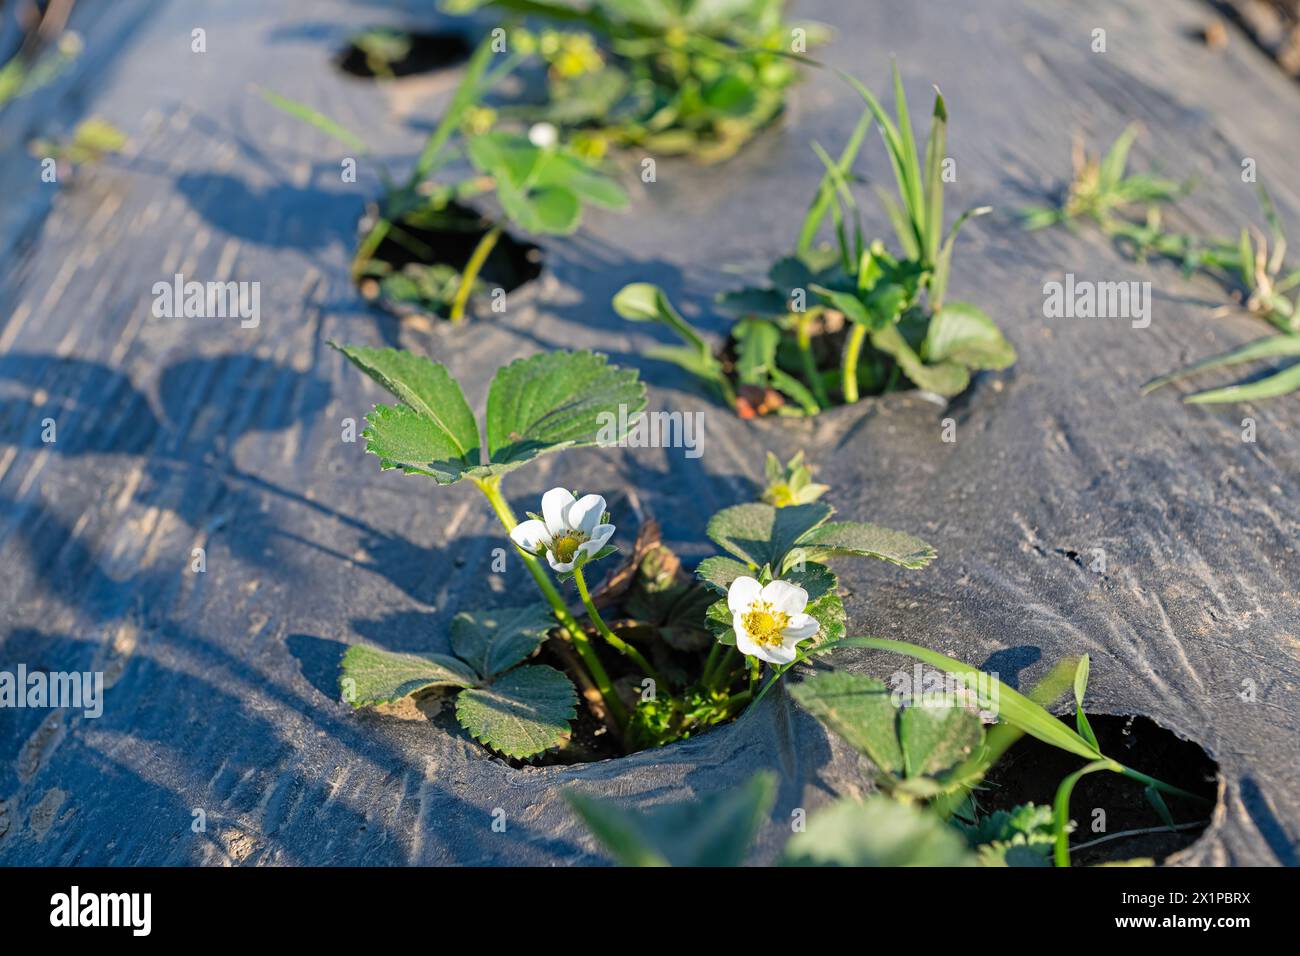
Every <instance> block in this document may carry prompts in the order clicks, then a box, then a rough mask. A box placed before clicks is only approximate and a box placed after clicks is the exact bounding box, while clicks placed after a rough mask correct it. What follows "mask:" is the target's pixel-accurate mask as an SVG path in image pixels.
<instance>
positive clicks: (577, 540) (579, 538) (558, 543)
mask: <svg viewBox="0 0 1300 956" xmlns="http://www.w3.org/2000/svg"><path fill="white" fill-rule="evenodd" d="M586 540H587V536H586V535H585V534H583V533H582V532H581V531H569V532H567V533H565V535H564V537H562V538H556V539H555V540H554V541H552V542H551V553H552V554H554V555H555V560H557V561H559V562H560V563H561V564H568V563H569V562H570V561H572V560H573V556H574V555H575V554H577V553H578V548H579V547H580V546H581V545H582V544H583V542H585V541H586Z"/></svg>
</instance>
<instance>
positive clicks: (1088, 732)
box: [1074, 654, 1101, 751]
mask: <svg viewBox="0 0 1300 956" xmlns="http://www.w3.org/2000/svg"><path fill="white" fill-rule="evenodd" d="M1089 669H1090V664H1089V662H1088V655H1087V654H1084V655H1083V656H1082V657H1080V658H1079V666H1078V667H1077V668H1075V670H1074V725H1075V727H1076V728H1077V729H1078V731H1079V736H1080V737H1082V738H1083V739H1084V740H1086V741H1088V743H1090V744H1092V745H1093V746H1094V747H1096V748H1097V750H1098V751H1100V750H1101V745H1100V744H1098V743H1097V735H1096V734H1095V733H1093V731H1092V724H1090V723H1088V715H1087V714H1085V713H1084V712H1083V695H1084V694H1086V693H1087V692H1088V671H1089Z"/></svg>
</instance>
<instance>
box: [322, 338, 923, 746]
mask: <svg viewBox="0 0 1300 956" xmlns="http://www.w3.org/2000/svg"><path fill="white" fill-rule="evenodd" d="M336 348H338V349H339V351H340V352H342V353H343V355H345V356H346V357H347V358H348V359H349V360H350V361H351V362H352V363H353V364H355V365H356V366H357V367H358V368H360V369H361V370H362V371H364V372H365V373H366V374H367V375H369V376H370V377H371V378H372V379H374V380H375V381H376V382H378V383H379V384H380V385H382V386H383V387H384V388H386V389H387V390H388V391H389V392H391V393H392V394H393V395H394V396H396V397H397V399H398V400H399V404H396V405H377V406H376V407H375V409H374V410H373V411H372V412H371V413H370V414H369V415H368V416H367V418H366V422H367V428H366V429H365V432H364V437H365V439H366V450H367V451H368V452H370V453H371V454H374V455H376V456H378V458H379V461H380V466H381V468H383V469H398V470H401V471H402V472H404V473H406V474H408V475H417V476H421V477H426V478H432V479H433V480H434V482H435V483H437V484H439V485H450V484H455V483H457V482H459V481H469V482H471V483H472V484H474V485H475V486H476V487H477V488H478V489H479V490H480V491H481V492H482V493H483V495H484V496H485V498H486V499H487V501H488V503H489V505H490V506H491V508H492V510H493V512H494V513H495V514H496V516H497V518H498V519H499V520H500V522H501V524H502V526H503V527H504V529H505V532H506V534H507V535H508V537H509V540H510V541H511V543H512V544H513V546H514V550H515V552H516V553H517V554H518V556H519V558H520V559H521V560H522V561H523V562H524V565H525V567H526V568H527V570H528V572H529V574H530V575H531V576H532V578H533V581H534V583H535V584H536V585H537V588H538V590H539V591H540V593H541V598H542V600H541V601H540V602H537V603H534V604H530V605H519V606H511V607H506V608H494V609H478V608H475V609H472V610H469V611H466V612H463V613H462V614H460V615H458V616H457V617H456V619H455V620H453V621H452V624H451V630H450V645H451V651H452V653H451V654H445V653H442V652H433V651H430V652H427V653H419V654H409V653H401V654H398V653H392V652H388V651H384V650H381V649H379V648H373V647H368V646H356V647H353V648H351V649H350V650H349V651H348V652H347V654H346V655H345V656H344V659H343V669H342V672H341V676H340V686H341V688H342V690H343V696H344V699H345V700H348V701H349V702H350V703H352V704H353V706H356V707H363V706H374V705H376V704H381V703H391V702H394V701H396V700H400V699H402V698H404V697H408V696H411V695H421V694H425V693H430V692H437V693H444V694H454V695H455V698H456V701H455V711H456V716H457V718H458V720H459V721H460V723H461V725H462V726H463V727H464V728H465V729H466V730H467V731H468V732H469V733H470V734H471V735H472V736H473V737H474V738H475V739H477V740H479V741H480V742H482V743H483V744H484V745H485V746H487V747H489V748H491V749H492V750H494V751H496V752H497V753H500V754H503V755H505V756H508V757H512V758H516V759H527V758H532V757H536V756H538V755H541V754H543V753H545V752H547V751H551V752H556V754H557V756H558V757H559V758H561V759H569V760H572V759H583V758H589V757H591V756H597V755H608V754H609V753H611V751H610V749H609V748H610V747H612V748H613V749H612V753H620V752H630V751H633V750H640V749H644V748H646V747H652V746H658V745H661V744H665V743H669V742H671V741H673V740H679V739H681V738H683V737H687V736H690V735H691V734H693V733H698V732H699V731H701V730H704V729H706V728H708V727H710V726H713V725H714V724H717V723H721V722H723V721H726V720H730V719H731V718H733V717H735V716H736V715H737V714H738V713H739V712H740V711H741V710H743V709H744V707H745V706H747V705H748V703H749V701H750V700H751V698H752V696H753V693H754V691H755V690H756V687H757V683H758V681H759V680H760V678H761V675H762V670H763V667H764V666H765V665H766V666H767V667H768V668H769V672H770V673H776V670H774V668H777V667H779V665H782V664H787V665H788V663H789V662H790V661H791V660H792V659H793V658H794V657H795V655H796V653H797V649H798V647H799V645H800V644H802V643H809V642H822V641H826V640H834V639H837V638H839V637H841V636H842V635H843V632H844V625H843V619H844V608H843V604H842V603H841V601H840V598H839V596H838V595H837V594H836V589H837V585H838V582H837V580H836V577H835V575H834V573H833V572H832V571H831V570H830V568H829V567H827V566H826V565H825V564H824V563H823V562H825V561H826V560H827V559H829V558H832V557H836V556H868V557H878V558H883V559H885V560H887V561H891V562H893V563H895V564H899V565H902V566H904V567H909V568H919V567H923V566H924V565H925V564H927V563H928V562H929V561H930V560H931V559H932V558H933V557H934V551H933V549H932V548H930V546H929V545H927V544H925V543H924V542H922V541H920V540H919V539H916V538H913V537H911V536H910V535H906V534H904V533H902V532H899V531H891V530H889V529H886V528H880V527H877V526H874V525H865V524H860V523H856V522H831V521H829V518H830V516H831V508H830V506H829V505H825V504H822V503H817V502H813V503H807V504H797V505H790V506H787V507H783V508H778V507H775V506H773V505H770V504H766V503H759V502H755V503H752V504H747V505H739V506H736V507H733V508H727V509H724V510H723V511H721V512H719V513H718V514H717V515H716V516H715V517H714V518H713V520H712V521H710V523H709V527H708V529H707V534H708V536H709V537H710V538H711V539H712V540H713V541H714V542H715V543H716V544H717V545H718V546H719V547H721V548H723V549H724V550H726V551H728V552H729V554H730V555H731V556H730V557H717V558H710V559H708V560H706V561H704V562H702V563H701V564H700V567H699V570H698V572H697V574H698V577H699V580H698V581H697V580H692V579H691V577H690V576H689V575H687V574H686V572H685V571H684V570H683V569H682V567H681V562H680V561H679V560H678V558H677V557H676V555H675V554H674V553H673V552H672V551H671V550H670V549H668V548H667V547H666V546H665V545H663V544H662V543H661V542H660V541H659V538H658V530H657V527H656V526H655V525H654V524H653V523H652V522H647V523H646V525H645V526H643V527H642V529H641V530H640V532H639V533H638V535H637V539H636V543H635V545H634V547H633V549H632V553H631V554H630V556H629V557H628V558H627V559H626V560H625V561H624V562H623V563H622V565H621V566H620V567H618V568H616V569H615V570H614V571H613V572H612V573H611V574H610V575H609V576H608V577H607V578H606V579H605V580H604V581H603V582H597V584H598V586H595V587H593V585H592V583H591V582H589V580H588V574H589V573H590V571H591V569H592V568H593V567H594V566H595V565H596V563H597V562H599V561H602V560H604V559H606V558H609V557H611V556H612V555H613V554H615V553H616V548H615V547H614V545H613V544H612V539H613V536H614V533H615V531H616V527H615V525H614V524H613V523H612V516H611V515H610V513H609V512H608V510H607V505H606V501H605V499H604V498H603V497H602V496H600V495H597V494H586V495H575V494H573V493H572V492H570V491H569V490H567V489H564V488H552V489H551V490H550V491H548V492H546V494H544V495H543V496H542V499H541V503H540V507H539V513H537V514H533V513H529V515H528V517H527V519H526V520H524V521H520V520H519V519H518V518H517V517H516V516H515V513H514V511H513V510H512V508H511V507H510V504H509V503H508V502H507V500H506V498H505V496H504V494H503V492H502V481H503V479H504V478H505V476H506V475H508V474H509V473H510V472H512V471H514V470H515V469H517V468H521V467H525V466H527V465H528V464H529V463H531V462H532V461H534V460H535V459H536V458H538V457H539V456H540V455H543V454H551V453H555V452H559V451H564V450H567V449H570V448H577V447H582V446H586V445H593V444H596V443H597V442H598V441H600V442H610V441H612V442H617V441H618V440H619V439H620V438H621V437H623V435H622V434H614V435H610V434H607V429H608V424H609V423H610V422H611V421H612V422H621V423H622V425H621V426H618V427H623V428H625V429H626V428H630V427H632V426H633V425H634V424H635V421H636V419H637V417H638V415H639V413H640V412H641V410H642V409H643V408H644V407H645V387H644V386H643V385H642V384H641V383H640V382H639V381H637V378H636V373H635V372H630V371H626V370H623V369H619V368H616V367H614V366H611V365H609V364H608V363H607V361H606V359H605V357H604V356H602V355H598V354H595V353H591V352H551V353H543V354H540V355H535V356H533V357H532V358H528V359H522V360H520V361H516V362H513V363H511V364H510V365H507V366H505V367H504V368H502V369H500V370H499V371H498V372H497V374H496V376H495V378H494V379H493V380H492V383H491V385H490V387H489V389H488V397H487V407H486V414H485V416H484V423H483V427H482V428H481V429H480V426H479V422H478V421H477V419H476V418H475V415H474V413H473V411H472V410H471V409H470V407H469V404H468V402H467V401H466V399H465V396H464V393H463V392H462V391H461V389H460V386H459V385H458V384H457V382H456V381H455V379H453V378H452V377H451V375H450V374H449V373H448V372H447V370H446V369H445V368H444V367H443V366H442V365H439V364H437V363H435V362H432V361H430V360H428V359H426V358H422V357H420V356H417V355H414V354H412V353H409V352H403V351H399V350H395V349H374V348H361V347H353V346H336ZM800 467H802V463H800ZM548 568H549V570H548ZM760 579H761V581H760ZM570 583H572V585H573V586H574V588H575V589H576V591H577V595H578V599H579V602H580V604H581V607H582V612H585V615H586V618H587V620H588V622H589V627H588V626H586V625H583V624H581V623H579V622H578V620H577V617H576V616H575V614H574V612H572V611H571V610H570V608H569V600H568V599H567V598H566V597H565V596H564V595H563V593H562V589H563V588H565V587H567V586H568V585H569V584H570ZM720 594H721V595H725V597H720V596H719V595H720ZM610 609H614V610H616V611H617V616H615V617H613V618H611V620H612V621H613V623H612V624H611V623H609V622H608V621H607V620H606V617H607V614H608V611H609V610H610ZM543 645H545V649H544V651H543ZM539 652H543V653H541V654H540V655H539ZM534 656H544V657H545V658H546V659H545V660H542V661H536V662H534V661H530V658H532V657H534ZM573 681H576V682H577V684H578V686H579V687H580V688H581V689H582V692H583V693H582V703H581V704H580V705H579V706H581V707H583V708H584V711H585V712H586V713H588V714H589V716H590V719H591V721H593V722H597V723H599V724H600V725H603V727H604V735H605V737H606V740H605V741H601V742H599V743H600V744H601V745H602V746H604V748H605V750H604V751H601V748H600V747H599V746H595V745H596V743H597V742H596V741H595V740H594V738H593V739H587V740H583V741H577V742H575V741H573V740H572V722H573V721H574V720H575V719H576V718H577V717H578V711H577V709H576V707H575V703H576V702H577V696H576V692H575V690H574V686H573ZM561 750H564V751H565V752H564V753H563V754H559V753H558V752H559V751H561Z"/></svg>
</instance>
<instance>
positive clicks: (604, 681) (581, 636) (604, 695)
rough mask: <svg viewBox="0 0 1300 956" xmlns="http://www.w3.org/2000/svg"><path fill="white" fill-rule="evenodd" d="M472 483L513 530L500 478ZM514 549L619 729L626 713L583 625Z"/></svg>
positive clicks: (530, 558)
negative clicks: (565, 632)
mask: <svg viewBox="0 0 1300 956" xmlns="http://www.w3.org/2000/svg"><path fill="white" fill-rule="evenodd" d="M473 481H474V484H476V485H478V488H479V491H481V492H483V495H484V497H486V498H487V500H488V503H489V504H491V505H492V510H493V511H495V512H496V515H497V517H498V518H500V519H501V523H502V524H503V525H505V529H506V531H507V532H510V531H513V530H514V528H515V525H517V524H519V521H518V519H517V518H515V515H514V512H513V511H511V510H510V505H509V504H507V503H506V499H505V498H504V497H503V496H502V494H501V479H500V478H499V477H497V478H487V479H478V478H475V479H473ZM515 550H516V551H518V552H519V556H520V557H521V558H523V561H524V566H525V567H526V568H528V572H529V573H530V574H531V575H532V576H533V580H534V581H536V582H537V587H538V590H540V591H541V592H542V596H543V597H544V598H546V601H547V603H548V604H550V605H551V610H552V612H553V613H554V614H555V619H556V620H557V621H559V622H560V625H561V626H562V627H563V628H564V629H565V631H567V632H568V634H569V639H570V641H571V642H572V643H573V647H574V649H575V650H576V651H577V652H578V656H579V657H581V658H582V662H583V663H584V664H585V665H586V666H587V670H588V672H590V674H591V682H592V683H593V684H595V685H596V689H597V690H598V691H600V696H601V699H602V700H604V702H605V709H606V710H608V711H609V715H610V717H611V718H612V719H613V720H614V722H615V724H616V725H617V726H616V728H615V729H616V730H619V729H621V728H622V727H624V726H625V725H626V724H627V711H626V709H624V707H623V702H622V701H620V700H619V699H618V696H617V695H616V694H615V693H614V685H613V684H612V683H611V682H610V679H609V674H608V673H607V672H606V671H605V666H604V665H603V664H601V662H600V658H599V657H597V656H596V649H595V648H594V647H592V646H591V641H589V640H588V639H587V632H586V631H584V630H583V629H582V625H580V624H579V623H578V622H577V621H575V620H574V619H573V615H572V614H570V613H569V608H568V607H567V606H566V605H565V603H564V598H562V597H561V596H560V592H559V591H558V590H557V589H556V587H555V583H554V582H553V581H552V580H551V579H550V577H549V576H548V575H547V573H546V571H545V570H544V569H543V568H542V565H541V562H540V561H538V560H537V557H536V555H532V554H529V553H528V552H527V551H524V550H522V549H520V548H515Z"/></svg>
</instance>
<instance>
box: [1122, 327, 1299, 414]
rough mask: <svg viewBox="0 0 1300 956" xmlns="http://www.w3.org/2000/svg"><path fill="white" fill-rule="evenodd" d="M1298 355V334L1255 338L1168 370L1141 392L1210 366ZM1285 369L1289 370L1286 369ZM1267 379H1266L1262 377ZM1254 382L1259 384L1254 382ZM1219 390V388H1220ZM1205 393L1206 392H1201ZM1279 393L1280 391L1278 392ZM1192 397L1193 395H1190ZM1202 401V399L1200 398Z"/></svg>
mask: <svg viewBox="0 0 1300 956" xmlns="http://www.w3.org/2000/svg"><path fill="white" fill-rule="evenodd" d="M1292 355H1300V335H1290V334H1284V335H1270V336H1266V337H1265V338H1262V339H1256V340H1255V341H1254V342H1248V343H1247V344H1246V345H1243V346H1241V348H1237V349H1233V350H1232V351H1231V352H1225V353H1224V354H1223V355H1216V356H1214V357H1213V358H1208V359H1203V360H1202V361H1200V362H1194V363H1193V364H1191V365H1188V366H1187V367H1186V368H1181V369H1179V370H1178V371H1176V372H1170V373H1169V374H1168V375H1161V376H1160V377H1159V378H1153V379H1152V380H1151V381H1149V382H1147V383H1146V384H1145V385H1143V386H1142V394H1143V395H1147V394H1149V393H1151V392H1154V391H1155V390H1156V389H1157V388H1160V387H1162V386H1164V385H1168V384H1169V383H1170V382H1176V381H1178V380H1179V379H1181V378H1187V377H1188V376H1191V375H1195V374H1196V373H1198V372H1204V371H1207V370H1208V369H1212V368H1220V367H1224V366H1228V365H1240V364H1242V363H1243V362H1254V361H1256V360H1258V359H1266V358H1278V357H1280V356H1292ZM1287 371H1290V369H1288V370H1287ZM1264 381H1268V379H1264ZM1255 384H1259V383H1258V382H1256V383H1255ZM1220 391H1221V390H1220ZM1201 394H1206V393H1201ZM1279 394H1280V393H1279ZM1192 397H1193V398H1194V397H1195V396H1192ZM1202 401H1204V399H1202Z"/></svg>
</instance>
